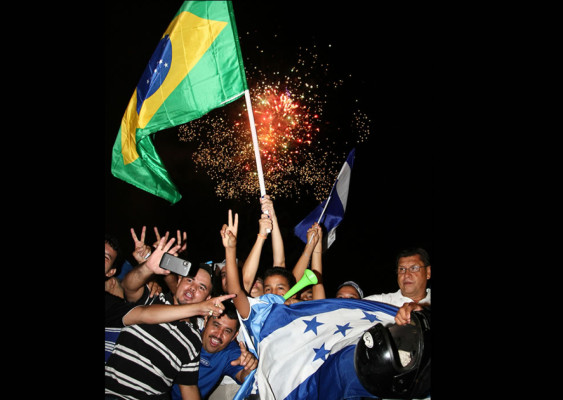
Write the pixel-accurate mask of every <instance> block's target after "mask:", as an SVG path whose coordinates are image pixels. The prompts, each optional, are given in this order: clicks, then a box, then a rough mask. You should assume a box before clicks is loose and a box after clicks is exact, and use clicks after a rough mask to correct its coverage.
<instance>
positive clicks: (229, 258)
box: [221, 210, 250, 318]
mask: <svg viewBox="0 0 563 400" xmlns="http://www.w3.org/2000/svg"><path fill="white" fill-rule="evenodd" d="M237 230H238V214H235V219H234V221H233V213H232V211H231V210H229V219H228V224H224V225H223V227H222V228H221V239H222V241H223V246H224V247H225V270H226V273H227V291H228V292H229V294H236V297H235V298H234V299H233V303H234V305H235V307H236V309H237V311H238V312H239V314H240V315H241V317H243V318H247V317H248V315H249V314H250V303H249V301H248V297H247V296H246V292H245V291H244V290H243V288H242V286H241V284H240V278H239V274H238V267H237V236H236V235H237Z"/></svg>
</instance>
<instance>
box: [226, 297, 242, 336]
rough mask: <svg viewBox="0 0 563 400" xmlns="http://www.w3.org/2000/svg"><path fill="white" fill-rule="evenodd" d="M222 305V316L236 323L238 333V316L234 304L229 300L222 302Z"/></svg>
mask: <svg viewBox="0 0 563 400" xmlns="http://www.w3.org/2000/svg"><path fill="white" fill-rule="evenodd" d="M223 305H224V306H225V311H223V314H224V315H226V316H227V317H229V318H230V319H234V320H236V321H237V331H238V330H239V329H240V320H239V319H238V314H237V309H236V307H235V304H234V303H233V302H232V301H231V300H225V301H224V302H223Z"/></svg>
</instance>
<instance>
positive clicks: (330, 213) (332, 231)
mask: <svg viewBox="0 0 563 400" xmlns="http://www.w3.org/2000/svg"><path fill="white" fill-rule="evenodd" d="M355 154H356V149H355V148H354V149H352V151H350V154H348V158H347V159H346V162H345V163H344V165H343V166H342V169H341V170H340V173H339V174H338V177H337V178H336V182H335V183H334V185H333V186H332V189H331V191H330V194H329V196H328V198H327V199H326V200H324V201H323V202H322V203H321V204H319V205H318V206H317V208H315V209H314V210H313V211H312V212H311V213H310V214H309V215H307V216H306V217H305V218H304V219H303V220H302V221H301V222H300V223H298V224H297V225H296V226H295V228H294V229H293V232H294V233H295V235H296V236H297V237H299V239H301V240H302V241H303V243H307V230H308V229H309V228H310V227H311V226H312V225H313V223H314V222H319V223H320V224H323V225H324V226H325V228H326V230H327V231H328V236H327V246H326V248H327V249H328V248H329V247H330V245H331V244H332V242H334V239H335V237H336V227H337V226H338V225H340V222H341V221H342V219H343V218H344V211H346V203H347V201H348V188H349V187H350V175H351V174H352V167H353V165H354V156H355ZM327 203H328V204H327ZM323 211H324V214H323ZM321 216H322V220H321V221H319V218H320V217H321Z"/></svg>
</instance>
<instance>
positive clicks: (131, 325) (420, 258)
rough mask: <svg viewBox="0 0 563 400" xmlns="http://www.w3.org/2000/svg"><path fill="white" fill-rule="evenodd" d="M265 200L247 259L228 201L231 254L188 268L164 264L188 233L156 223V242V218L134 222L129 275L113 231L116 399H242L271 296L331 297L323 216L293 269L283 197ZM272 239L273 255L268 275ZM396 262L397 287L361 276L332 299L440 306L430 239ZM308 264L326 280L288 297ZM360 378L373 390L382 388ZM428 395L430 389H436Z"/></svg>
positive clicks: (108, 379) (226, 239)
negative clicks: (363, 281) (182, 271)
mask: <svg viewBox="0 0 563 400" xmlns="http://www.w3.org/2000/svg"><path fill="white" fill-rule="evenodd" d="M260 202H261V208H262V214H261V215H260V218H259V221H258V227H259V229H258V232H257V235H256V241H255V243H254V245H253V246H252V248H251V249H250V252H249V253H248V256H247V257H246V259H245V260H239V259H238V258H237V233H238V215H237V214H236V213H234V214H233V212H232V210H228V215H227V221H226V223H225V224H224V225H223V226H222V227H220V229H218V231H219V235H218V236H219V237H218V238H217V240H221V242H222V244H223V246H224V248H225V259H224V261H223V262H222V263H215V264H213V263H210V264H209V263H201V264H199V265H198V266H197V267H196V266H194V267H193V268H192V269H191V270H190V272H188V275H187V276H182V275H178V274H176V273H173V272H171V271H170V270H167V269H164V268H161V266H160V261H161V259H162V257H163V255H164V254H165V253H168V254H171V255H173V256H176V257H179V258H182V256H183V254H184V253H185V252H186V250H187V240H186V237H187V235H186V232H183V234H182V232H181V231H180V230H178V231H177V232H176V236H175V237H174V236H170V235H169V232H166V233H165V234H164V235H161V234H160V232H159V231H158V228H156V227H155V228H154V233H155V236H156V240H155V241H154V242H153V243H152V245H151V244H148V243H146V238H147V235H146V227H143V228H142V230H141V232H140V235H139V236H138V235H137V233H136V232H135V230H134V229H133V228H131V237H132V240H133V242H134V245H135V247H134V251H133V253H132V254H131V256H132V257H133V259H134V262H133V263H131V262H130V261H129V260H127V259H126V260H125V261H124V262H123V264H122V265H121V266H120V269H121V271H120V273H119V274H118V266H117V265H115V264H116V259H117V258H118V256H120V253H121V249H120V245H119V243H118V242H117V240H116V239H115V238H114V237H113V236H112V235H111V234H106V238H105V255H106V261H105V276H106V278H105V279H106V280H105V289H106V290H105V291H106V294H105V297H106V308H105V310H106V312H105V316H106V317H105V339H106V343H105V356H106V357H105V398H106V399H107V400H110V399H131V398H134V399H173V400H176V399H211V400H219V399H232V398H233V397H234V395H235V393H236V392H237V391H238V389H239V387H240V385H241V384H243V382H244V381H245V379H246V378H247V377H248V376H249V375H250V374H251V372H252V371H254V370H256V368H257V366H258V363H259V362H260V355H259V354H258V353H257V351H256V347H257V345H258V343H257V341H258V338H257V334H256V329H259V328H257V326H258V327H259V325H260V321H261V319H262V318H264V315H263V313H262V311H261V310H262V309H263V305H264V304H266V303H268V302H272V301H273V302H275V303H282V304H286V305H288V306H291V305H292V304H296V303H299V302H303V301H312V300H322V299H327V298H328V297H327V293H326V292H325V289H324V285H323V268H322V255H323V229H322V227H321V226H320V225H319V224H317V223H314V224H313V225H312V226H311V227H310V229H309V230H308V232H307V243H306V244H305V245H304V246H303V251H302V253H301V255H300V257H299V258H298V260H297V262H296V263H295V265H294V266H292V268H289V267H288V266H287V265H286V260H285V252H284V242H283V238H282V235H281V232H280V227H279V224H278V220H277V216H276V212H275V208H274V204H273V201H272V200H271V199H270V198H269V197H268V196H264V197H263V198H261V199H260ZM218 228H219V227H218ZM267 240H271V246H272V254H273V260H272V264H271V266H270V265H269V266H268V268H265V269H264V272H263V273H262V274H260V275H259V274H258V271H259V263H260V256H261V253H262V249H263V247H264V244H265V242H266V241H267ZM396 267H397V283H398V287H399V288H398V290H397V291H396V292H392V293H381V294H372V295H367V296H365V295H364V293H363V291H362V289H361V288H360V285H358V283H356V282H354V281H345V282H343V283H341V284H340V285H339V286H338V288H337V290H336V293H335V294H334V296H333V297H332V296H331V298H334V299H360V300H365V301H376V302H381V303H385V304H389V305H391V306H394V307H397V312H396V316H395V323H396V324H397V325H405V324H409V323H410V322H411V316H412V313H413V312H415V311H422V310H424V311H425V312H429V310H430V295H431V289H430V288H429V287H428V286H429V285H428V281H429V279H430V278H431V265H430V258H429V255H428V253H427V252H426V250H425V249H423V248H410V249H405V250H403V251H401V252H399V253H398V254H397V257H396ZM307 269H310V270H311V271H313V273H314V274H315V275H316V277H317V281H318V282H317V283H316V284H313V285H307V286H306V287H304V288H303V289H301V290H299V291H298V292H297V293H296V294H294V295H293V296H291V297H290V298H287V299H285V298H284V295H285V294H286V293H287V292H288V291H289V290H290V289H291V288H292V287H294V285H295V284H296V283H297V282H298V281H300V280H301V279H302V278H303V276H304V274H305V270H307ZM266 295H277V296H266ZM272 299H273V300H272ZM364 340H365V339H364ZM358 385H359V386H358V387H359V389H358V390H359V393H363V397H365V398H373V397H381V396H378V395H377V394H376V393H372V392H370V391H369V390H367V389H365V388H364V387H362V386H361V385H360V384H359V383H358ZM364 386H365V385H364ZM253 396H254V397H253ZM258 396H259V393H258V394H256V393H255V394H251V395H249V396H248V397H247V398H259V397H258ZM421 397H424V398H426V397H429V392H428V393H425V394H424V396H421ZM342 398H344V397H342Z"/></svg>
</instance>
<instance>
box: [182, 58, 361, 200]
mask: <svg viewBox="0 0 563 400" xmlns="http://www.w3.org/2000/svg"><path fill="white" fill-rule="evenodd" d="M317 59H318V56H317V54H316V52H315V51H313V50H311V49H308V48H304V49H301V48H300V49H299V52H298V59H297V62H296V65H294V66H292V67H291V68H290V69H289V72H288V73H287V74H282V73H280V72H272V73H269V74H266V73H264V72H262V71H261V70H259V69H257V68H250V69H248V68H247V69H246V76H247V81H248V84H249V89H250V93H251V98H252V107H253V112H254V120H255V125H256V133H257V137H258V144H259V149H260V157H261V161H262V169H263V174H264V183H265V187H266V192H267V193H268V194H269V195H270V196H272V198H282V197H286V198H293V197H295V198H296V199H299V198H300V197H301V196H302V195H313V196H314V197H315V199H316V200H322V199H324V198H326V196H327V195H328V192H329V191H330V189H331V187H332V185H333V183H334V179H335V178H336V175H337V174H338V170H339V166H340V165H341V164H342V161H343V160H344V159H345V158H346V154H347V153H348V151H349V149H343V148H339V149H336V147H341V146H335V143H336V142H335V140H334V135H335V132H333V131H334V128H333V127H330V122H329V123H327V122H326V121H324V116H323V112H324V107H325V105H326V103H327V101H328V100H327V99H328V97H329V95H330V93H331V92H333V91H334V90H336V89H337V88H339V87H340V86H342V85H343V81H342V80H339V81H336V82H327V83H324V84H322V82H321V83H319V82H317V80H318V78H316V77H317V76H319V75H322V74H319V71H321V72H325V73H326V71H327V69H328V67H327V66H326V65H323V64H319V63H318V60H317ZM247 64H248V65H250V64H249V62H248V61H247ZM325 75H326V74H325ZM321 81H322V80H321ZM242 103H243V102H240V103H239V102H233V103H231V104H230V105H228V106H225V107H222V108H220V109H216V110H214V111H213V112H211V113H208V114H207V115H205V116H204V117H202V118H200V119H198V120H195V121H191V122H189V123H187V124H184V125H182V126H180V128H179V140H182V141H189V142H196V143H198V148H197V150H196V151H195V152H194V153H193V155H192V159H193V161H194V163H195V165H196V169H198V170H199V169H202V170H203V171H205V172H206V174H207V175H208V176H209V177H210V178H211V179H212V181H213V182H214V185H215V193H216V195H217V196H218V197H219V198H224V199H234V198H237V199H243V200H247V201H251V200H253V199H256V197H258V196H259V193H260V190H259V183H258V176H257V173H256V161H255V158H254V149H253V146H252V140H251V134H250V126H249V122H248V114H247V110H246V104H242ZM241 104H242V106H241ZM345 132H346V133H345V135H350V136H357V137H358V140H357V141H358V142H361V141H364V140H366V139H367V136H368V135H369V119H368V118H367V116H365V114H363V113H361V112H360V111H359V110H357V111H355V113H354V117H353V119H352V121H351V129H349V128H348V129H346V131H345ZM336 134H338V135H342V133H336ZM331 136H332V137H331ZM351 139H352V137H351ZM350 141H351V142H354V140H350Z"/></svg>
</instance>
